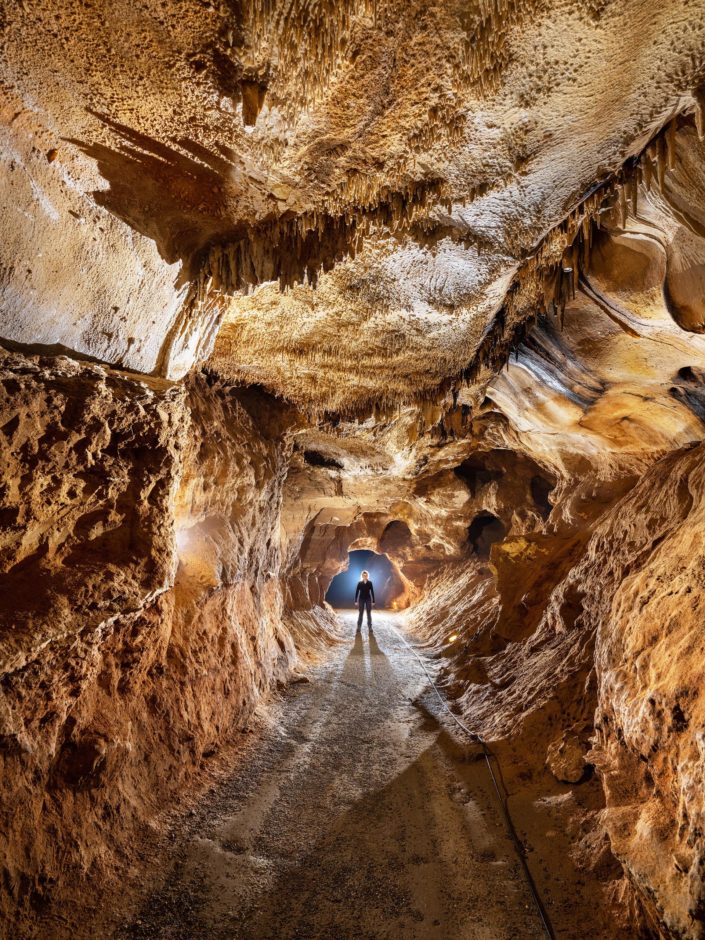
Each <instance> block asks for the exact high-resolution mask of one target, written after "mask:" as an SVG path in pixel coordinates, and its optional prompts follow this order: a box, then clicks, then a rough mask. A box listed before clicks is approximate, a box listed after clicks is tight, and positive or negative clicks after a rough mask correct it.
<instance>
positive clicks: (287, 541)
mask: <svg viewBox="0 0 705 940" xmlns="http://www.w3.org/2000/svg"><path fill="white" fill-rule="evenodd" d="M0 50H1V53H2V54H1V55H0V128H1V130H2V146H1V147H0V154H1V158H2V172H0V204H1V205H2V219H3V221H2V235H3V237H2V242H1V248H0V342H1V343H2V350H1V352H2V356H1V359H2V361H1V363H0V432H1V433H0V448H1V450H2V476H1V478H0V494H1V500H0V557H1V560H2V578H3V584H2V587H3V590H2V591H1V592H0V607H1V608H2V617H1V619H0V762H1V765H2V775H1V777H0V780H1V782H0V836H1V839H0V922H2V924H3V927H2V931H4V934H3V935H6V936H7V937H11V936H12V937H15V936H23V937H24V936H26V937H39V936H57V937H64V936H66V937H68V936H74V935H76V933H75V931H76V930H77V924H79V923H83V924H86V923H91V922H92V921H94V920H95V918H97V917H99V913H100V910H99V909H100V905H101V899H102V898H105V897H109V896H111V892H112V893H113V894H114V892H115V890H116V886H117V885H118V884H120V883H121V882H123V881H124V879H126V878H127V877H128V873H129V872H130V871H134V870H137V869H138V868H139V865H138V861H137V860H138V851H137V850H136V848H135V846H136V845H142V844H147V843H148V841H149V838H150V833H153V832H154V830H155V829H158V828H159V826H160V822H159V820H160V819H161V816H160V814H161V812H162V811H163V809H164V806H165V805H166V804H167V803H173V804H174V805H175V806H182V805H184V801H185V800H186V799H187V798H188V796H189V794H191V793H193V792H195V791H196V790H197V789H198V787H199V786H201V785H202V784H203V781H204V780H205V779H206V777H207V775H208V772H209V771H208V768H209V766H210V764H211V763H213V762H214V761H215V760H217V757H216V755H217V754H218V752H219V751H220V750H221V749H225V748H228V747H229V746H231V745H232V744H233V743H234V741H235V740H236V739H237V736H238V731H240V730H242V729H245V728H246V727H247V726H248V723H249V722H250V721H251V719H252V717H253V715H254V714H255V711H256V710H257V709H258V707H260V704H261V703H264V702H266V699H267V696H268V695H269V694H270V693H271V691H272V690H273V689H274V688H275V687H276V686H277V684H279V685H281V684H283V683H285V682H287V681H289V680H290V679H291V678H292V677H295V676H296V674H297V671H298V670H300V669H301V668H303V667H304V666H305V664H306V662H307V661H309V660H311V659H313V658H315V657H316V656H319V655H322V654H323V653H324V651H325V648H326V646H327V645H329V644H332V643H335V642H337V641H338V639H339V638H340V627H339V624H338V622H337V621H336V619H335V617H334V615H333V613H332V611H331V610H330V609H329V608H328V607H327V606H326V605H325V601H324V597H325V592H326V589H327V587H328V585H329V584H330V581H331V579H332V578H333V577H334V576H335V575H336V574H337V573H338V572H339V571H341V570H342V569H343V567H344V566H345V564H346V560H347V554H348V552H349V551H350V550H352V549H357V548H371V549H373V550H375V551H378V552H384V553H385V554H386V555H387V556H388V557H389V559H390V561H391V563H392V565H393V568H394V572H395V605H396V606H397V607H400V608H401V607H403V608H409V614H408V625H409V628H410V630H411V631H412V633H413V634H414V635H415V637H416V638H417V639H418V640H419V641H421V642H423V643H425V644H426V645H427V647H428V649H429V650H432V651H433V652H434V654H435V655H437V656H438V658H439V663H440V667H441V675H442V678H443V683H444V686H445V689H446V691H447V694H448V696H449V697H450V698H452V700H453V702H454V707H455V708H457V709H458V710H459V711H461V712H462V713H463V715H464V716H465V719H466V721H467V722H468V723H469V724H470V725H472V727H473V728H474V729H475V730H477V731H478V732H480V733H481V734H482V735H483V736H484V737H485V738H486V739H487V740H489V741H491V742H493V744H494V745H496V746H497V747H498V748H499V749H500V750H501V752H502V754H503V756H504V757H505V758H506V761H507V766H508V768H509V771H508V781H509V783H510V786H511V787H512V788H513V790H514V791H515V792H516V793H519V792H520V791H521V788H522V786H523V784H524V783H526V781H527V780H529V778H531V779H532V780H533V781H534V782H536V781H540V780H541V779H542V777H541V775H545V778H543V779H548V776H549V775H552V776H553V777H555V778H556V779H557V780H559V781H561V782H562V784H565V785H568V786H570V787H572V788H576V789H577V788H581V787H585V788H586V790H585V792H588V790H587V788H591V789H590V790H589V792H590V793H591V794H592V796H591V799H592V800H593V804H594V805H593V804H591V805H592V809H590V810H589V811H588V810H585V811H584V812H583V814H582V816H580V820H579V827H578V828H580V834H579V835H578V834H576V835H575V838H574V839H573V845H572V849H571V851H572V854H573V862H572V863H571V864H574V865H575V866H577V867H580V866H584V868H585V870H588V869H591V870H592V871H593V873H594V877H593V881H591V883H590V886H589V890H592V891H597V890H598V888H599V891H600V892H601V893H600V895H599V898H597V899H595V900H594V903H595V905H596V906H597V907H599V908H600V910H601V911H602V914H600V915H599V916H600V917H602V918H603V919H602V920H600V923H610V918H611V917H612V916H613V915H614V916H615V917H617V916H618V918H619V919H618V920H615V921H613V923H619V924H621V925H622V926H621V927H620V929H624V930H643V931H647V932H651V934H652V935H661V936H664V937H678V938H698V937H702V936H705V893H704V889H703V884H704V883H705V881H704V877H705V871H704V869H705V841H704V838H703V831H704V830H705V817H704V814H705V806H704V805H703V797H702V782H703V771H704V769H705V767H704V763H703V761H704V757H703V747H704V745H703V721H704V720H705V716H703V714H702V712H703V706H702V704H701V701H700V700H701V697H702V696H701V688H700V686H701V682H700V673H701V670H702V665H703V661H704V654H703V643H702V640H701V633H702V629H701V616H700V608H701V606H702V604H703V598H704V597H705V585H704V584H703V577H702V570H701V569H702V563H701V560H702V557H703V547H702V545H701V541H702V540H701V529H702V524H703V522H702V520H701V514H702V507H701V495H700V494H701V492H702V488H703V486H702V481H701V480H700V476H701V469H700V468H701V465H702V454H701V451H702V448H703V446H705V445H704V444H703V441H704V440H705V338H704V337H703V335H702V334H703V333H704V332H705V276H704V275H703V271H705V143H703V137H704V136H705V4H704V3H703V2H702V0H673V2H671V3H668V4H664V3H658V2H656V0H647V2H636V0H589V2H578V0H565V2H561V3H548V2H542V0H473V2H472V3H469V4H468V3H467V2H466V3H459V2H455V0H454V2H450V3H448V2H443V3H441V2H426V0H374V2H373V0H340V2H335V3H333V2H328V0H292V2H287V3H284V2H280V0H267V2H264V0H258V2H256V3H252V4H240V3H239V2H236V0H212V2H205V0H184V2H182V3H178V4H176V3H173V2H171V0H159V2H158V0H145V2H144V3H142V4H140V5H139V6H138V7H135V6H134V4H128V3H126V2H124V0H120V2H117V3H116V2H111V3H108V2H105V0H100V2H96V3H93V4H89V5H86V4H83V3H80V2H78V0H61V2H60V3H58V4H57V3H55V4H42V3H39V2H36V0H23V2H21V3H18V4H16V5H14V6H13V7H6V8H4V9H2V10H0ZM522 775H523V776H522ZM532 775H533V776H532ZM522 781H523V782H522ZM532 785H533V784H532ZM536 785H537V786H539V784H538V783H537V784H536ZM541 785H543V784H541ZM537 792H539V791H537ZM576 818H577V817H576ZM564 821H565V820H564ZM571 825H572V824H571ZM577 825H578V824H576V826H577ZM566 827H567V829H568V830H570V826H569V824H568V822H566ZM570 831H571V832H572V831H573V830H570ZM575 832H576V833H577V828H576V829H575ZM615 860H616V861H615ZM86 885H88V886H89V887H90V889H91V890H90V891H85V890H84V889H85V887H86ZM595 885H597V886H598V888H595ZM600 886H601V887H600ZM603 889H604V890H603ZM581 890H582V889H581ZM587 891H588V888H585V889H584V893H586V892H587ZM586 897H587V894H586ZM586 903H587V902H586ZM615 912H616V913H615ZM597 916H598V915H596V917H597Z"/></svg>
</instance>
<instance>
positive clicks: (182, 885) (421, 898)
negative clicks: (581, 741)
mask: <svg viewBox="0 0 705 940" xmlns="http://www.w3.org/2000/svg"><path fill="white" fill-rule="evenodd" d="M343 616H344V619H345V622H346V623H347V624H349V627H350V643H349V644H348V645H347V646H345V645H344V646H342V647H340V648H339V649H338V650H337V651H336V652H335V653H334V654H333V656H332V658H331V660H330V661H329V662H327V663H326V665H324V666H322V667H319V668H318V669H317V670H315V672H314V674H313V675H312V681H311V682H310V683H308V684H299V685H295V686H293V687H291V688H290V689H289V690H287V692H286V694H285V696H284V701H283V703H282V705H281V706H280V707H279V706H277V709H278V712H279V715H278V722H277V723H276V724H274V725H273V726H272V728H271V729H270V730H269V731H268V732H267V733H266V734H264V735H263V736H262V738H261V739H260V740H259V741H258V742H257V743H256V744H255V745H254V747H253V748H252V750H251V751H250V753H249V755H248V759H247V761H243V762H242V766H241V767H238V768H237V770H236V771H235V772H234V774H233V776H232V778H231V779H230V780H228V781H227V782H226V783H225V784H223V785H222V786H221V787H219V788H218V789H217V790H216V791H215V792H214V793H211V794H209V796H208V800H207V804H205V803H204V805H203V806H202V807H201V809H200V810H199V811H198V813H197V815H196V819H195V822H194V824H193V825H192V826H191V827H190V832H189V835H188V836H185V837H184V841H183V843H182V844H181V846H180V847H179V849H178V851H177V853H176V855H177V862H176V867H175V869H174V871H173V872H172V873H171V875H170V876H169V878H168V879H167V882H166V884H165V886H164V887H163V889H162V890H161V891H160V892H159V893H157V894H156V895H154V896H153V897H152V898H151V899H150V900H149V902H148V904H147V905H146V906H145V909H144V911H143V913H142V914H141V915H140V917H139V920H138V921H135V922H134V923H132V924H130V925H129V926H126V927H125V928H124V929H123V930H122V931H120V933H119V936H120V938H125V940H127V938H129V940H143V938H144V940H146V938H150V940H153V938H164V940H166V938H168V940H226V938H227V940H236V938H242V940H264V938H267V940H294V938H298V940H315V938H319V940H324V938H325V940H348V938H349V940H353V938H354V940H383V938H384V940H400V938H404V940H475V938H477V940H503V938H507V940H510V938H522V940H532V938H541V937H543V933H542V931H541V927H540V923H539V921H538V917H537V915H536V912H535V909H534V907H533V905H532V901H531V897H530V895H529V893H528V890H527V888H526V885H525V883H524V881H523V877H522V873H521V869H520V866H519V864H518V862H517V860H516V856H515V854H514V850H513V848H512V845H511V843H510V842H509V840H508V839H507V836H506V834H505V830H504V827H503V824H502V821H501V817H500V815H499V813H498V811H497V808H496V804H495V802H494V797H493V794H492V791H491V790H490V785H489V782H488V778H487V771H486V769H485V767H484V764H483V763H482V762H480V761H476V760H474V759H472V755H474V753H475V750H474V749H473V747H472V745H470V746H467V745H465V744H464V743H463V742H461V741H460V740H459V739H458V740H456V739H454V737H452V736H451V733H450V732H449V730H445V729H444V728H443V727H442V726H441V725H440V724H439V723H438V721H437V720H436V719H435V718H434V717H433V715H432V714H431V712H430V711H429V710H427V709H432V708H436V706H437V705H438V702H437V700H436V701H435V704H434V700H433V697H432V695H430V694H429V687H428V681H427V679H426V677H425V676H424V675H423V673H422V672H421V669H420V666H419V664H418V662H417V661H416V660H415V658H414V657H413V656H412V654H411V653H410V652H409V650H408V649H407V648H406V647H405V646H404V645H403V644H402V643H401V642H400V641H399V640H398V638H397V637H396V635H395V634H394V632H393V631H392V630H391V629H390V623H397V625H398V620H397V619H395V620H392V617H395V618H398V615H380V614H377V615H376V616H375V631H374V633H373V634H371V635H370V636H369V637H368V635H367V629H366V628H364V629H363V633H362V635H360V634H357V635H356V636H355V635H354V634H355V624H354V620H353V618H352V616H351V615H349V614H345V615H343Z"/></svg>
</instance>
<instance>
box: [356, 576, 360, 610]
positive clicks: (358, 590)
mask: <svg viewBox="0 0 705 940" xmlns="http://www.w3.org/2000/svg"><path fill="white" fill-rule="evenodd" d="M359 595H360V582H359V581H358V582H357V587H356V588H355V603H356V604H357V599H358V597H359Z"/></svg>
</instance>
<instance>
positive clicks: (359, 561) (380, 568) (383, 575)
mask: <svg viewBox="0 0 705 940" xmlns="http://www.w3.org/2000/svg"><path fill="white" fill-rule="evenodd" d="M363 571H368V572H369V575H370V581H372V584H373V585H374V590H375V602H376V606H377V607H387V606H389V604H390V603H391V602H392V601H393V595H394V594H395V591H394V582H395V580H396V579H395V570H394V565H393V564H392V562H391V561H390V560H389V558H388V557H387V555H385V554H383V553H378V552H373V551H372V550H371V549H359V550H356V551H351V552H348V564H347V567H346V568H345V569H344V570H343V571H341V572H340V573H339V574H337V575H336V576H335V577H334V578H333V580H332V581H331V583H330V585H329V587H328V590H327V591H326V601H327V602H328V603H329V604H330V605H331V607H334V608H335V609H336V610H345V609H347V608H353V607H355V587H356V586H357V582H358V581H359V580H360V575H361V573H362V572H363Z"/></svg>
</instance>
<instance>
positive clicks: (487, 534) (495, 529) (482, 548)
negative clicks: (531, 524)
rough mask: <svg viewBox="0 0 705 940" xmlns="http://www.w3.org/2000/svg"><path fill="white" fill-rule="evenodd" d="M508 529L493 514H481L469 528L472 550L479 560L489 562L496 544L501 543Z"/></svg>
mask: <svg viewBox="0 0 705 940" xmlns="http://www.w3.org/2000/svg"><path fill="white" fill-rule="evenodd" d="M506 534H507V527H506V526H505V524H504V523H503V522H502V520H501V519H499V518H497V516H495V515H493V514H492V513H491V512H479V513H478V514H477V515H476V516H475V518H474V519H473V520H472V522H471V523H470V525H469V526H468V541H469V543H470V549H471V551H472V553H473V554H475V555H477V557H478V558H482V559H483V560H487V559H488V558H489V557H490V549H491V548H492V546H493V545H494V544H495V542H501V541H502V539H503V538H504V537H505V536H506Z"/></svg>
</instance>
